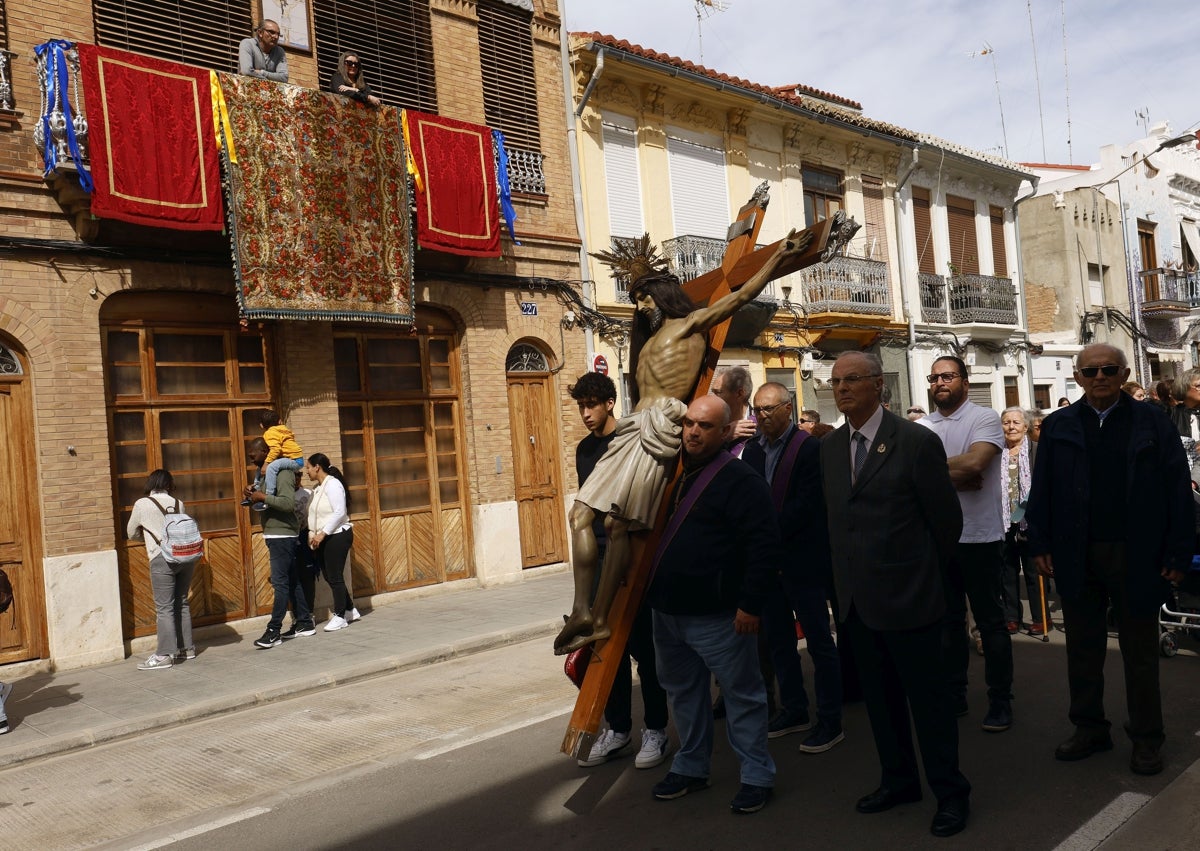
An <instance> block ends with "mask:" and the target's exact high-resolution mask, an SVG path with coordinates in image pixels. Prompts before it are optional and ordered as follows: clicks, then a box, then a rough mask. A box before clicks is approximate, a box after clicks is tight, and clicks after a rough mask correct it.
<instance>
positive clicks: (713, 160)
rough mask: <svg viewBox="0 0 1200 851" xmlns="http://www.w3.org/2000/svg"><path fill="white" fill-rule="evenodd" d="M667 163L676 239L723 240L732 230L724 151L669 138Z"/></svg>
mask: <svg viewBox="0 0 1200 851" xmlns="http://www.w3.org/2000/svg"><path fill="white" fill-rule="evenodd" d="M671 132H672V131H670V130H668V134H670V133H671ZM667 163H668V166H669V170H670V178H671V211H672V212H673V213H674V216H675V236H705V237H711V238H714V239H724V238H725V234H726V233H727V232H728V230H729V192H728V188H727V187H726V185H725V153H724V151H722V150H721V149H719V148H715V147H709V146H707V145H701V144H698V143H696V142H692V141H689V140H687V139H683V138H679V137H678V136H675V135H668V137H667Z"/></svg>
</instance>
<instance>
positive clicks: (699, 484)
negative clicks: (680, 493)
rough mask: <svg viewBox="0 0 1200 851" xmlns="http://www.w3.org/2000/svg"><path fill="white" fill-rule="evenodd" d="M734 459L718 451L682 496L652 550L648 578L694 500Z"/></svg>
mask: <svg viewBox="0 0 1200 851" xmlns="http://www.w3.org/2000/svg"><path fill="white" fill-rule="evenodd" d="M733 460H735V459H734V457H733V456H732V455H730V454H729V453H728V452H718V453H717V457H716V458H714V459H713V460H712V461H710V462H709V464H708V466H707V467H705V468H704V472H703V473H701V474H700V478H698V479H696V484H694V485H692V487H691V490H689V491H688V492H687V496H685V497H684V498H683V502H681V503H680V504H679V506H678V507H677V508H676V509H675V512H674V513H673V514H672V515H671V519H670V521H669V522H668V523H667V529H666V531H665V532H663V536H662V538H661V539H660V540H659V542H658V548H657V549H655V551H654V561H653V562H652V563H651V565H650V578H651V579H653V578H654V573H655V571H657V570H658V563H659V562H660V561H662V557H663V553H665V552H666V551H667V546H668V545H670V543H671V541H672V540H673V539H674V537H675V533H676V532H678V531H679V527H680V526H682V525H683V521H684V518H686V517H687V516H688V514H689V513H690V512H691V510H692V507H693V506H694V505H695V504H696V500H697V499H699V498H700V494H702V493H704V489H705V488H707V487H708V486H709V484H710V483H711V482H712V480H713V478H714V477H715V476H716V475H717V473H719V472H721V470H722V468H724V466H725V465H726V464H728V463H729V462H730V461H733Z"/></svg>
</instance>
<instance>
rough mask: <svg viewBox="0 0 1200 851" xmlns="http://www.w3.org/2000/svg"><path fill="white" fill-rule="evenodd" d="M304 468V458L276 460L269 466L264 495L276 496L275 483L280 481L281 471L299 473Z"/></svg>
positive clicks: (264, 484) (264, 483)
mask: <svg viewBox="0 0 1200 851" xmlns="http://www.w3.org/2000/svg"><path fill="white" fill-rule="evenodd" d="M303 466H304V459H303V458H276V459H275V460H274V461H272V462H271V463H270V464H268V465H267V473H266V481H265V482H263V493H266V494H270V495H271V496H275V483H276V482H277V481H278V480H279V471H280V470H295V471H296V472H297V473H298V472H300V468H301V467H303Z"/></svg>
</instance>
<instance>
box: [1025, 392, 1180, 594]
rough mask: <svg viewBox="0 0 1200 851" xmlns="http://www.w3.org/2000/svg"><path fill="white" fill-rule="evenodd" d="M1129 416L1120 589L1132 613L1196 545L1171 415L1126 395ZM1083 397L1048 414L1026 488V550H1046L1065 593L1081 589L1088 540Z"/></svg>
mask: <svg viewBox="0 0 1200 851" xmlns="http://www.w3.org/2000/svg"><path fill="white" fill-rule="evenodd" d="M1120 401H1121V403H1122V404H1128V405H1130V406H1131V413H1132V415H1133V423H1132V427H1131V432H1130V440H1129V448H1128V450H1127V451H1126V453H1125V457H1124V458H1122V459H1117V458H1114V459H1113V461H1114V463H1118V462H1120V463H1124V464H1125V465H1126V483H1127V485H1126V487H1127V490H1126V492H1125V493H1123V494H1113V495H1112V498H1113V499H1119V500H1121V501H1122V504H1123V505H1124V506H1125V519H1126V525H1125V528H1126V542H1125V546H1126V574H1125V588H1126V592H1127V595H1128V601H1129V608H1130V612H1131V613H1132V614H1133V615H1135V616H1143V617H1145V616H1150V615H1153V614H1154V612H1155V611H1157V609H1158V606H1159V604H1160V603H1161V602H1162V600H1163V599H1164V594H1165V592H1166V582H1165V580H1164V579H1163V578H1162V575H1161V574H1162V570H1163V569H1164V568H1166V569H1169V570H1180V571H1186V570H1188V568H1189V567H1190V565H1191V561H1192V550H1193V549H1194V545H1195V532H1196V521H1195V516H1194V513H1193V508H1192V492H1191V476H1190V473H1189V472H1188V468H1187V460H1186V457H1185V456H1184V452H1183V444H1182V443H1180V440H1179V434H1178V432H1177V431H1176V430H1175V427H1174V426H1173V425H1172V424H1171V421H1170V420H1169V419H1168V418H1167V417H1164V416H1163V415H1162V412H1161V411H1157V410H1155V409H1154V407H1153V406H1151V405H1149V404H1147V403H1145V402H1137V401H1134V400H1133V399H1131V398H1129V397H1128V396H1125V397H1124V398H1122V399H1121V400H1120ZM1086 404H1087V401H1086V399H1080V400H1079V401H1078V402H1076V403H1075V404H1073V405H1070V406H1068V407H1066V408H1059V409H1058V410H1057V411H1055V412H1054V413H1052V414H1051V415H1050V416H1048V417H1046V421H1045V422H1044V423H1042V434H1041V439H1040V440H1039V441H1038V458H1037V463H1036V464H1035V465H1034V467H1033V482H1032V483H1031V486H1030V491H1029V508H1028V510H1027V511H1026V514H1025V519H1026V520H1027V521H1028V522H1029V551H1030V554H1031V555H1034V556H1038V555H1045V554H1046V553H1049V554H1050V556H1051V558H1052V559H1053V563H1054V579H1055V582H1057V584H1058V590H1059V593H1060V594H1062V595H1063V596H1064V597H1069V598H1075V597H1078V596H1079V594H1080V593H1081V591H1082V590H1083V582H1084V567H1085V564H1086V561H1087V545H1088V495H1089V486H1088V461H1087V452H1086V449H1085V446H1084V430H1083V420H1082V413H1081V412H1082V410H1083V406H1084V405H1086Z"/></svg>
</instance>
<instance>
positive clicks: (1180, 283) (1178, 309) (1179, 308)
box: [1138, 269, 1196, 316]
mask: <svg viewBox="0 0 1200 851" xmlns="http://www.w3.org/2000/svg"><path fill="white" fill-rule="evenodd" d="M1138 277H1140V278H1141V279H1142V314H1143V315H1146V316H1170V315H1173V314H1182V313H1187V312H1188V310H1190V309H1191V307H1192V305H1193V304H1195V302H1193V301H1191V300H1190V299H1189V297H1188V287H1189V284H1188V279H1189V278H1192V279H1193V280H1194V279H1195V277H1196V276H1195V275H1189V274H1188V273H1186V272H1180V271H1178V270H1176V269H1147V270H1145V271H1144V272H1139V273H1138Z"/></svg>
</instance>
